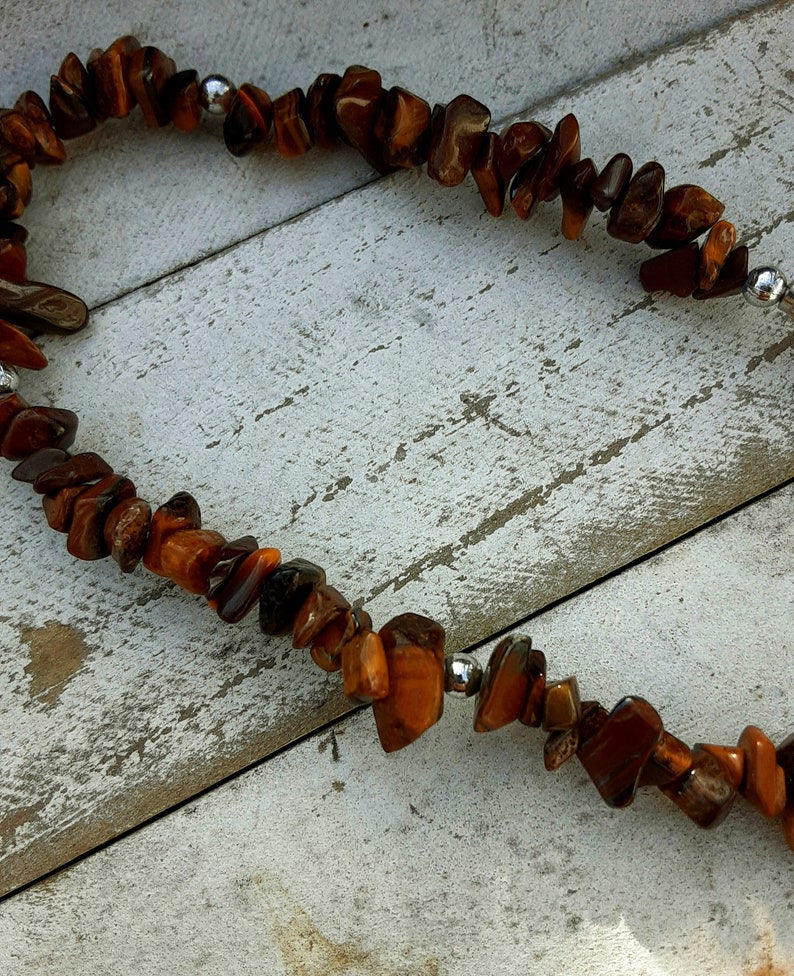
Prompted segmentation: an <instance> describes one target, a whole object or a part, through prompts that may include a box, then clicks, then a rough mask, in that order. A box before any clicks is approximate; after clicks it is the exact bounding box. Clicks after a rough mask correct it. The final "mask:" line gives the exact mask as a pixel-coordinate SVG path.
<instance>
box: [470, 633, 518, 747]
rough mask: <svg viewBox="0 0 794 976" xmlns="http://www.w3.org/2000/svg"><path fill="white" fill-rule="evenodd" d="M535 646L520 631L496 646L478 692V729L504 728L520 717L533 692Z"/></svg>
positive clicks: (475, 715) (476, 729)
mask: <svg viewBox="0 0 794 976" xmlns="http://www.w3.org/2000/svg"><path fill="white" fill-rule="evenodd" d="M531 649H532V640H531V639H530V638H529V637H524V636H523V635H520V634H519V635H515V636H513V637H505V638H504V640H502V641H500V642H499V643H498V644H497V645H496V647H495V648H494V651H493V653H492V654H491V658H490V660H489V661H488V665H487V667H486V668H485V673H484V674H483V676H482V683H481V684H480V690H479V692H478V693H477V703H476V707H475V709H474V730H475V732H491V731H493V730H494V729H500V728H501V727H502V726H503V725H508V724H509V723H510V722H514V721H515V720H516V719H517V718H518V717H519V715H520V714H521V711H522V709H523V707H524V702H525V701H526V698H527V692H528V691H529V673H528V665H529V653H530V651H531Z"/></svg>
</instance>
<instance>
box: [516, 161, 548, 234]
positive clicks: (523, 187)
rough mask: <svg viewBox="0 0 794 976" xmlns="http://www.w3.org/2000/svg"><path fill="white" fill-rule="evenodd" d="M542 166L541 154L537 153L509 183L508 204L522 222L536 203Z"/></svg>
mask: <svg viewBox="0 0 794 976" xmlns="http://www.w3.org/2000/svg"><path fill="white" fill-rule="evenodd" d="M542 165H543V152H542V151H541V152H539V153H537V154H536V155H534V156H533V157H532V158H531V159H529V160H527V162H526V163H524V165H523V166H522V167H521V169H520V170H519V171H518V172H517V173H516V175H515V176H514V177H513V180H512V182H511V183H510V203H511V204H512V206H513V210H515V212H516V213H517V214H518V216H519V217H520V218H521V219H522V220H528V219H529V217H530V215H531V213H532V211H533V210H534V209H535V204H536V203H537V202H538V193H537V190H538V177H539V176H540V169H541V166H542Z"/></svg>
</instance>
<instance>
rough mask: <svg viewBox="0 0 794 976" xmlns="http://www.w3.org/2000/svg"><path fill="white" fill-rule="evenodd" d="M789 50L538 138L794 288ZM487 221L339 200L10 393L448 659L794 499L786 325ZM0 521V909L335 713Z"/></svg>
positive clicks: (612, 97)
mask: <svg viewBox="0 0 794 976" xmlns="http://www.w3.org/2000/svg"><path fill="white" fill-rule="evenodd" d="M781 23H782V28H781ZM791 41H792V37H791V20H790V18H789V19H788V20H786V19H783V20H782V21H781V15H780V9H779V8H777V9H772V10H765V11H762V12H760V13H758V14H756V15H754V16H753V17H750V18H747V19H744V20H742V21H740V22H737V23H736V24H735V25H733V27H731V28H730V29H728V30H721V31H717V32H714V33H713V34H711V35H708V36H707V37H705V38H698V39H696V40H694V41H692V42H691V43H688V44H686V45H684V46H683V47H682V48H680V49H676V50H673V51H669V52H666V53H664V54H663V55H661V56H659V57H657V58H654V59H653V60H651V61H649V62H648V63H646V64H643V65H642V66H640V67H637V68H634V69H632V70H629V71H625V72H622V73H619V74H617V75H614V76H611V77H607V78H603V79H601V80H599V81H597V82H595V83H593V84H592V85H589V86H585V87H584V88H582V89H581V90H579V91H577V92H576V93H575V94H574V95H572V96H570V97H569V98H565V99H561V100H557V101H555V102H550V103H548V104H546V105H545V106H544V107H543V110H542V117H543V118H545V119H548V120H552V121H553V120H554V119H555V118H557V117H559V116H560V115H561V114H563V113H564V112H566V111H568V110H569V109H572V108H573V109H575V110H576V112H577V114H578V115H579V116H580V118H581V119H582V121H583V123H584V140H585V151H586V152H588V151H589V152H592V153H593V154H594V155H595V156H596V158H597V160H598V162H599V163H601V162H603V161H604V160H605V159H606V158H607V157H608V156H609V155H610V154H611V153H612V152H613V151H614V150H615V149H616V148H618V147H624V148H627V149H629V150H630V151H631V152H632V154H633V155H635V158H637V159H638V160H641V159H644V158H652V157H659V158H661V159H663V160H664V162H665V164H666V166H667V168H668V171H669V173H670V176H671V179H672V180H674V181H676V182H678V181H681V180H684V179H694V180H697V181H700V182H703V183H705V184H706V185H707V186H708V188H709V189H711V190H712V191H713V192H714V193H716V195H717V196H719V197H721V198H723V199H725V200H726V201H729V202H730V206H729V211H728V216H735V217H736V219H737V221H738V222H739V225H740V227H741V228H742V236H743V238H744V239H745V240H747V241H748V242H750V243H753V244H758V245H759V246H758V249H757V253H758V254H759V256H760V257H761V258H762V259H764V260H771V261H777V262H780V263H784V259H785V258H786V256H787V255H790V254H791V253H792V248H791V238H792V235H791V226H792V212H791V192H790V191H791V186H790V182H789V181H788V179H787V177H786V174H788V173H790V172H791V171H792V163H794V152H793V150H792V140H791V139H790V117H789V105H790V99H789V97H788V96H789V95H790V90H791V80H790V77H789V76H788V75H787V74H786V71H787V68H786V65H787V63H788V62H787V52H788V51H789V50H790V49H791ZM759 85H763V86H764V89H763V94H764V95H765V96H766V97H765V98H764V104H765V106H766V112H767V114H766V116H765V117H764V119H763V120H759V119H758V117H757V114H756V106H757V104H758V103H759V98H760V96H759ZM528 114H534V113H532V112H531V111H530V112H529V113H528ZM737 120H742V122H741V124H740V123H739V122H737ZM147 152H149V153H150V155H153V153H154V150H153V149H147ZM144 161H145V162H148V163H149V164H151V165H154V161H153V159H151V158H148V159H144ZM252 165H253V164H252ZM255 165H261V163H257V164H255ZM200 175H201V174H200V173H196V174H194V177H197V176H200ZM304 177H305V174H304V173H300V172H296V174H295V175H294V177H291V179H294V188H295V192H296V193H298V192H299V186H300V181H301V180H302V179H303V178H304ZM118 178H119V173H118V171H116V172H115V174H114V172H113V171H111V172H110V174H109V175H106V176H105V177H104V179H105V183H104V185H105V186H108V187H109V186H110V185H111V184H113V183H114V182H116V180H117V179H118ZM182 178H183V179H184V178H185V174H184V173H183V174H182ZM45 179H46V176H45ZM56 179H57V177H56ZM41 182H44V180H42V181H41ZM155 182H157V181H155ZM108 192H109V191H108ZM480 211H481V207H480V204H479V202H478V198H477V195H476V192H475V191H474V190H473V189H471V188H470V187H468V188H463V189H461V190H459V191H446V192H444V191H440V190H438V189H437V188H436V187H435V186H433V185H431V184H430V183H429V182H428V181H427V180H426V179H425V178H424V177H423V176H422V174H421V173H413V174H405V175H400V176H396V177H392V178H390V179H388V180H383V181H380V182H379V184H378V185H377V186H370V187H366V188H363V189H360V190H358V191H357V192H355V193H351V194H349V195H348V196H347V197H345V198H344V199H339V200H332V201H330V202H328V203H327V204H326V205H324V206H322V207H319V208H318V209H316V210H315V211H314V212H312V213H310V214H308V215H307V216H305V217H304V218H302V219H300V220H297V221H294V222H290V223H286V224H283V225H281V226H278V227H276V228H274V229H272V230H271V231H269V232H267V233H264V234H261V235H258V236H257V237H255V238H254V239H252V240H250V241H247V242H245V243H243V244H241V245H240V246H238V247H236V248H233V249H231V250H229V251H227V252H225V253H223V254H221V255H218V256H217V257H214V258H211V259H209V260H206V261H203V262H202V263H201V264H199V265H198V266H196V267H193V268H190V269H187V270H185V271H183V272H180V273H179V274H176V275H174V276H172V277H170V278H167V279H166V280H164V281H162V282H160V283H158V284H157V285H156V286H153V287H150V288H147V289H144V290H142V291H139V292H135V293H133V294H131V295H128V296H127V297H125V298H123V299H121V300H120V301H116V302H113V303H112V304H110V305H108V306H106V307H105V308H104V309H103V310H102V311H101V312H100V313H98V314H96V315H95V316H94V319H93V323H92V326H91V328H90V330H89V332H88V333H87V334H85V335H82V336H78V337H75V338H74V339H69V340H66V341H59V342H57V343H56V342H54V341H53V342H49V343H48V344H47V347H46V351H47V352H48V353H49V354H50V355H51V357H52V360H53V363H54V366H53V368H52V370H49V371H47V372H46V373H45V374H43V375H42V376H41V377H38V378H36V379H35V380H34V381H33V382H30V383H28V384H27V387H26V389H27V391H28V392H27V395H28V396H29V398H33V399H35V398H38V397H40V398H41V399H42V401H43V402H57V403H58V404H60V405H64V406H73V407H75V408H76V409H77V410H78V412H79V413H80V415H81V417H82V418H83V425H82V433H81V438H80V442H79V443H80V444H81V445H84V446H90V447H91V448H93V449H96V450H99V451H100V452H102V453H103V454H105V455H106V456H107V457H108V458H109V459H110V460H111V461H112V463H114V465H116V466H117V468H118V469H120V470H128V471H129V472H130V473H131V475H132V477H133V478H134V480H135V481H136V483H137V484H138V487H139V489H140V491H141V493H142V494H143V495H144V496H146V497H149V498H151V499H152V500H153V501H154V502H159V501H161V500H164V499H165V498H166V497H168V496H169V495H170V494H171V493H172V492H173V491H176V490H178V489H189V490H191V491H194V492H195V493H196V495H197V496H198V497H199V500H200V501H201V503H202V507H203V509H204V512H205V522H206V524H207V525H208V526H212V527H216V526H217V527H218V528H219V529H220V530H221V531H224V532H225V533H226V534H227V535H228V536H230V537H231V536H234V535H237V534H241V533H242V532H244V531H248V530H253V531H255V532H257V533H259V534H260V537H261V538H263V540H264V539H266V540H267V541H268V543H269V544H275V545H277V546H279V547H280V548H282V550H283V551H284V553H285V555H289V556H291V555H297V554H300V555H304V556H307V557H309V558H312V557H315V558H316V559H317V560H318V561H320V562H322V563H323V564H325V565H326V566H327V567H328V569H329V575H330V578H331V579H332V581H334V582H335V583H338V585H339V586H340V588H341V589H343V591H344V592H346V593H347V594H348V595H349V596H350V597H351V598H353V599H363V600H364V601H365V602H366V603H367V605H368V606H369V607H370V609H371V610H372V612H373V616H374V617H375V619H376V621H381V622H383V621H384V620H385V619H387V618H388V617H389V616H390V615H391V614H393V613H395V612H399V611H401V610H404V609H409V608H410V609H417V610H420V611H422V612H425V613H428V614H430V615H433V616H436V617H437V618H438V619H439V620H441V621H442V622H443V623H444V624H445V626H447V628H448V633H449V643H450V646H451V647H460V646H462V645H464V644H467V643H469V642H474V641H478V640H481V639H484V638H487V637H488V636H489V635H491V634H492V633H494V632H495V631H496V630H498V629H500V628H503V627H505V626H509V625H510V624H511V623H512V622H514V621H515V620H516V619H519V618H521V617H523V616H525V615H526V614H528V613H531V612H534V611H536V610H538V609H540V608H541V607H543V606H545V605H548V604H549V603H550V602H552V601H553V600H556V599H558V598H560V597H562V596H564V595H566V594H569V593H571V592H572V591H574V590H576V589H578V588H579V587H581V586H583V585H585V584H587V583H589V582H590V581H592V580H594V579H597V578H600V577H601V576H602V575H603V574H604V573H606V572H609V571H611V570H613V569H615V568H617V567H619V566H622V565H624V564H625V563H626V562H627V561H629V560H631V559H634V558H636V557H638V556H640V555H642V554H644V553H646V552H648V551H650V550H652V549H654V548H655V547H657V546H659V545H661V544H663V543H665V542H668V541H669V540H671V539H674V538H676V537H677V536H679V535H680V534H682V533H683V532H686V531H688V530H689V529H691V528H693V527H696V526H698V525H700V524H702V523H703V522H704V521H706V520H708V519H709V518H711V517H713V516H715V515H717V514H719V513H721V512H724V511H726V510H728V509H730V508H731V507H733V506H734V505H736V504H739V503H740V502H742V501H744V500H745V499H747V498H750V497H753V496H755V495H756V494H758V493H759V492H762V491H764V490H765V489H767V488H769V487H771V486H773V485H776V484H779V483H780V482H781V481H783V480H784V479H785V478H786V477H789V476H791V474H792V456H793V455H794V450H793V449H794V443H793V441H792V430H791V416H790V393H791V343H792V333H791V330H790V326H787V324H786V322H785V320H784V319H783V317H782V316H778V315H776V314H772V315H762V314H757V313H753V312H752V311H751V310H750V309H748V308H746V307H745V306H744V305H743V304H742V303H741V302H732V303H730V302H729V303H727V304H726V303H719V304H718V303H714V304H712V305H709V304H707V303H704V304H694V303H693V304H692V306H691V307H690V306H689V305H688V304H687V303H682V302H678V301H675V300H664V299H655V300H651V299H649V298H646V297H645V296H643V295H642V293H641V292H640V291H639V287H638V285H637V283H636V265H637V264H638V262H639V260H640V259H641V257H642V256H643V255H644V253H645V252H643V254H640V252H639V250H633V249H632V248H630V247H628V246H621V245H618V244H617V243H616V242H614V241H611V240H610V239H608V238H607V237H606V235H605V234H604V232H603V226H602V223H601V221H595V222H594V226H593V228H592V229H591V230H590V231H589V232H588V235H587V237H588V241H587V246H583V245H579V246H578V247H577V246H575V245H569V244H567V243H566V242H564V241H562V240H561V239H560V236H559V233H558V231H557V229H556V222H557V220H558V215H557V214H558V211H557V210H556V208H555V207H549V208H548V210H547V211H544V212H543V213H541V214H539V216H538V219H537V220H534V221H533V222H532V224H530V225H527V226H524V225H520V224H519V223H518V221H515V220H510V219H507V218H506V219H505V220H504V221H503V222H499V223H496V222H491V221H490V220H488V219H487V218H485V217H483V216H481V212H480ZM40 219H41V221H42V224H43V223H44V221H45V218H44V217H43V216H42V217H40ZM136 219H137V220H138V221H139V222H140V223H139V224H138V225H137V226H139V227H144V228H148V227H149V224H148V223H147V216H146V214H145V208H144V207H143V206H141V207H140V208H139V214H138V216H137V217H136ZM191 223H193V225H194V228H196V227H198V228H199V229H200V226H201V218H198V219H197V220H196V219H193V218H191ZM147 233H150V234H151V233H152V232H151V231H147ZM195 233H198V230H195ZM153 236H154V235H153ZM96 243H97V244H98V245H99V244H103V243H104V239H99V238H98V239H97V242H96ZM0 492H2V495H0V497H1V498H2V504H3V511H4V514H5V515H6V522H5V528H6V531H7V532H8V533H9V536H8V537H9V539H10V540H11V542H10V544H9V547H8V551H7V553H6V557H5V559H4V562H3V566H2V569H1V570H0V574H1V575H0V580H1V581H2V587H3V592H4V596H5V607H6V609H4V611H3V614H2V617H0V642H1V643H2V646H3V648H4V655H3V659H2V664H1V665H0V667H1V668H2V671H0V694H2V701H3V702H4V705H5V707H4V709H3V713H2V717H0V742H2V743H3V749H4V752H3V757H2V778H0V800H1V802H2V807H0V809H2V816H0V835H2V845H3V861H2V864H0V879H1V881H2V884H0V890H4V891H8V890H10V889H13V888H14V887H16V886H18V885H20V884H23V883H25V882H26V881H29V880H31V879H33V878H35V877H38V876H39V875H40V874H41V873H43V872H45V871H47V870H50V869H52V868H54V867H57V866H58V865H59V864H62V863H64V862H65V861H66V860H68V859H69V858H71V857H74V856H76V855H78V854H80V853H81V852H83V851H85V850H88V849H90V848H92V847H93V846H95V845H96V844H98V843H101V842H102V841H104V840H106V839H108V838H110V837H113V836H115V835H116V834H118V833H119V832H121V831H123V830H125V829H128V828H129V827H131V826H133V825H135V824H137V823H140V822H141V821H143V820H145V819H146V818H147V817H150V816H152V815H154V814H156V813H158V812H159V811H161V810H163V809H165V808H167V807H168V806H170V805H171V804H173V803H176V802H178V801H180V800H182V799H184V798H186V797H189V796H191V795H193V794H194V793H195V792H196V791H197V790H199V789H201V788H203V787H206V786H208V785H210V784H212V783H214V782H217V781H218V780H219V779H220V778H222V777H224V776H226V775H229V774H231V773H233V772H235V771H237V770H239V769H240V768H242V767H243V766H245V765H246V764H247V763H250V762H252V761H255V760H257V759H259V758H261V757H262V756H264V755H267V754H268V753H269V752H271V751H273V750H274V749H276V748H278V747H279V746H281V745H283V744H284V743H286V742H289V741H291V740H292V739H293V738H295V737H296V736H297V735H300V734H303V733H305V732H307V731H310V730H311V729H313V728H316V727H317V726H318V725H319V724H321V723H323V722H325V721H327V720H328V719H330V718H331V717H333V716H334V715H337V714H340V713H341V712H342V711H343V710H344V708H345V707H346V705H345V703H344V702H343V700H342V699H341V697H340V696H339V694H338V691H337V690H336V688H337V686H336V682H335V680H334V679H326V678H325V676H323V675H319V674H318V673H317V672H316V671H314V670H313V668H312V666H311V665H310V663H309V662H308V660H307V659H306V658H305V657H304V656H303V655H295V654H293V653H290V652H289V650H288V648H287V646H286V645H285V643H284V642H268V641H264V640H263V639H262V638H261V637H260V635H259V634H258V631H257V628H256V623H255V621H254V620H253V619H251V620H249V621H247V622H246V623H244V624H243V625H241V626H239V627H237V628H226V627H223V626H220V625H219V624H218V622H217V621H215V620H213V618H212V616H211V614H209V613H208V612H207V611H205V610H203V609H202V608H201V607H200V605H199V603H200V601H196V600H193V599H191V598H186V597H185V596H184V595H182V594H181V593H179V592H177V591H175V590H174V589H173V588H171V587H169V586H168V585H167V584H164V583H162V582H160V581H153V580H152V579H151V578H147V577H146V576H145V575H143V574H140V575H136V577H135V578H133V579H120V578H118V577H116V576H115V575H114V573H113V572H108V566H106V565H104V564H100V565H89V564H79V565H77V564H75V563H74V562H73V561H72V560H71V558H69V557H68V556H67V555H66V554H65V552H64V550H63V546H62V540H60V539H59V538H57V537H53V535H52V533H50V532H49V530H47V529H46V527H45V526H43V524H42V523H43V520H42V519H41V517H40V513H38V512H37V510H36V504H35V502H34V501H32V500H31V498H30V493H29V491H28V490H27V489H26V488H25V487H24V486H21V485H18V484H9V483H8V482H4V483H3V484H2V487H1V488H0ZM759 667H760V668H761V670H762V671H763V668H764V667H769V668H770V670H769V672H767V673H766V678H767V679H768V681H767V683H769V682H771V681H772V680H773V678H774V677H775V675H776V676H777V678H778V679H779V677H780V676H779V674H778V673H777V672H774V669H772V668H771V664H770V663H769V661H766V662H762V663H761V665H759ZM605 670H608V665H607V664H605V663H604V662H601V663H599V662H595V663H594V668H593V669H592V671H591V674H593V677H594V679H596V680H597V679H598V678H600V677H601V676H602V674H603V673H604V671H605Z"/></svg>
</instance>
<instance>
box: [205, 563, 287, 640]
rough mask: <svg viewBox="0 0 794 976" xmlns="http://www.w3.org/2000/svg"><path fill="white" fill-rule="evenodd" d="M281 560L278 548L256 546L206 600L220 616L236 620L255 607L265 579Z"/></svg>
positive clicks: (232, 622)
mask: <svg viewBox="0 0 794 976" xmlns="http://www.w3.org/2000/svg"><path fill="white" fill-rule="evenodd" d="M280 562H281V553H280V552H279V550H278V549H270V548H265V549H255V550H254V551H253V552H252V553H251V554H250V555H248V556H246V557H245V558H244V559H243V560H242V562H241V563H239V564H238V565H237V566H236V567H235V568H234V569H233V570H232V572H231V573H230V574H229V578H228V580H227V581H226V583H224V585H223V586H222V587H221V589H220V590H219V591H218V592H217V594H216V595H215V596H214V597H212V598H211V599H210V600H208V601H207V602H208V603H209V604H210V606H211V607H212V608H213V610H215V611H216V613H217V614H218V616H219V617H220V618H221V620H224V621H225V622H226V623H227V624H236V623H237V622H238V621H239V620H242V619H243V617H244V616H245V615H246V614H248V613H250V611H251V610H253V608H254V604H255V603H256V601H257V600H258V599H259V588H260V586H261V585H262V581H263V580H265V579H266V578H267V577H268V576H269V575H270V573H272V572H273V570H274V569H275V568H276V566H278V564H279V563H280Z"/></svg>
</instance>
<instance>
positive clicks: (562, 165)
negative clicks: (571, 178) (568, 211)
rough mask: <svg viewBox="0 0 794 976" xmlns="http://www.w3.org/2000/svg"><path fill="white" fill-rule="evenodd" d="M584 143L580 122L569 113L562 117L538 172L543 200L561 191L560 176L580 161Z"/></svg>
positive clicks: (540, 193) (555, 195) (539, 193)
mask: <svg viewBox="0 0 794 976" xmlns="http://www.w3.org/2000/svg"><path fill="white" fill-rule="evenodd" d="M581 148H582V144H581V141H580V138H579V123H578V122H577V120H576V116H575V115H573V114H572V113H569V114H568V115H566V116H565V117H564V118H562V119H560V121H559V122H558V123H557V126H556V128H555V129H554V132H553V134H552V137H551V139H549V141H548V143H547V145H546V150H545V152H544V153H543V166H542V167H541V169H540V173H539V174H538V184H537V195H538V200H540V201H541V202H544V203H545V202H548V201H549V200H554V199H555V198H556V197H557V195H558V194H559V192H560V176H561V175H562V173H563V172H564V171H565V170H566V169H567V168H568V167H569V166H573V165H574V163H578V162H579V156H580V154H581Z"/></svg>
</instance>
